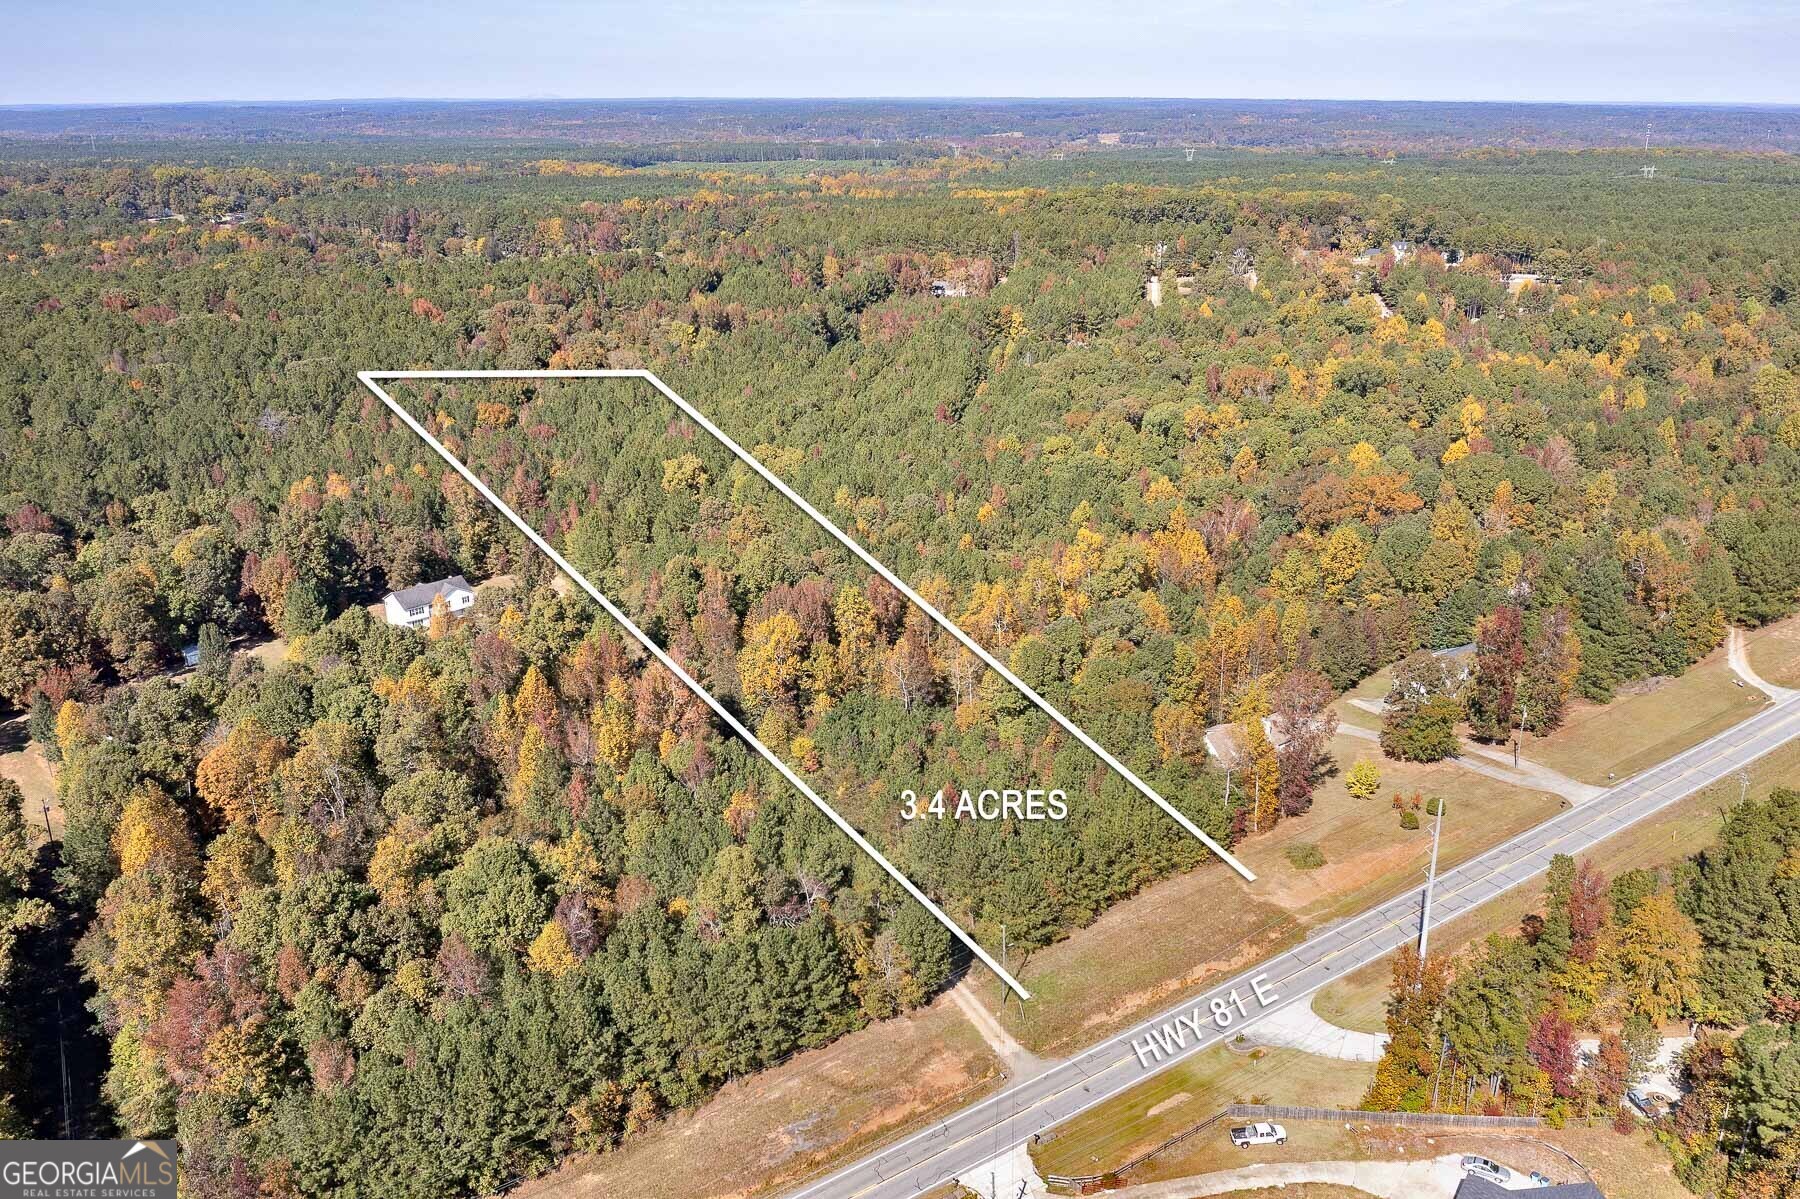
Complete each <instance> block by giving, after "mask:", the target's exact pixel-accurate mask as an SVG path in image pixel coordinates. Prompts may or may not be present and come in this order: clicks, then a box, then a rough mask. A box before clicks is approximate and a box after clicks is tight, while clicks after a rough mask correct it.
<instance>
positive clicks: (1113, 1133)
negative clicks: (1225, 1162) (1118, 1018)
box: [1032, 1045, 1375, 1182]
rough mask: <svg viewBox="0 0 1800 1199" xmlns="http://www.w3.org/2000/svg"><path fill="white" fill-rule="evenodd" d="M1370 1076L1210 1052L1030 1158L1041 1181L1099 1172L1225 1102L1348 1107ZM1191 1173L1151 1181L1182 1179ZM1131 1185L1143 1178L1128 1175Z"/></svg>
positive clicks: (1112, 1104)
mask: <svg viewBox="0 0 1800 1199" xmlns="http://www.w3.org/2000/svg"><path fill="white" fill-rule="evenodd" d="M1374 1076H1375V1067H1374V1066H1373V1065H1370V1064H1368V1063H1364V1062H1339V1061H1333V1060H1331V1059H1328V1058H1321V1057H1315V1056H1313V1055H1312V1054H1308V1053H1301V1052H1300V1051H1299V1050H1297V1049H1261V1050H1255V1051H1253V1052H1251V1053H1248V1054H1245V1053H1237V1052H1234V1051H1233V1050H1232V1049H1230V1048H1229V1047H1227V1046H1223V1045H1219V1046H1214V1047H1213V1048H1212V1049H1209V1050H1207V1051H1206V1052H1204V1053H1197V1054H1195V1055H1194V1056H1192V1057H1190V1058H1188V1059H1186V1060H1185V1061H1183V1062H1181V1063H1180V1064H1179V1065H1176V1066H1172V1067H1171V1068H1169V1069H1167V1070H1164V1071H1162V1072H1161V1073H1160V1074H1156V1075H1153V1076H1152V1077H1151V1078H1149V1079H1147V1080H1145V1081H1144V1082H1143V1083H1141V1084H1140V1085H1138V1086H1135V1087H1133V1088H1131V1090H1129V1091H1127V1092H1125V1093H1124V1094H1123V1095H1119V1096H1117V1097H1115V1098H1113V1099H1110V1100H1108V1101H1107V1102H1105V1103H1102V1104H1100V1105H1099V1106H1097V1107H1094V1108H1090V1109H1089V1110H1087V1111H1086V1112H1083V1113H1082V1114H1081V1115H1079V1116H1076V1117H1075V1118H1074V1119H1073V1120H1070V1121H1068V1122H1067V1123H1065V1124H1063V1125H1062V1126H1061V1127H1059V1128H1057V1129H1056V1130H1055V1131H1054V1132H1053V1133H1052V1134H1050V1135H1049V1136H1048V1137H1047V1138H1046V1139H1045V1140H1044V1141H1042V1142H1041V1143H1040V1144H1039V1145H1038V1146H1037V1147H1036V1148H1035V1149H1033V1150H1032V1158H1033V1160H1035V1161H1036V1162H1037V1167H1038V1173H1039V1174H1040V1175H1044V1174H1065V1175H1071V1176H1080V1175H1085V1174H1099V1173H1104V1172H1105V1171H1107V1170H1110V1169H1112V1168H1114V1167H1115V1166H1118V1165H1119V1164H1120V1163H1122V1162H1127V1161H1130V1160H1131V1159H1132V1158H1133V1157H1135V1156H1137V1155H1138V1154H1140V1153H1144V1152H1146V1151H1148V1150H1150V1149H1153V1148H1155V1147H1156V1146H1157V1145H1159V1144H1161V1143H1162V1142H1163V1141H1165V1140H1167V1139H1168V1138H1170V1137H1172V1136H1174V1135H1176V1134H1177V1133H1180V1132H1183V1131H1185V1130H1187V1129H1189V1128H1192V1127H1193V1126H1194V1125H1195V1124H1196V1123H1198V1122H1199V1121H1201V1120H1204V1119H1206V1118H1207V1117H1208V1116H1211V1115H1213V1114H1214V1113H1215V1112H1217V1111H1218V1110H1219V1109H1220V1108H1222V1107H1224V1106H1225V1105H1227V1104H1230V1103H1253V1102H1271V1103H1308V1104H1319V1105H1323V1106H1327V1107H1335V1106H1340V1105H1342V1106H1354V1105H1355V1103H1356V1102H1357V1100H1359V1099H1361V1098H1362V1095H1363V1092H1364V1091H1366V1090H1367V1089H1368V1086H1369V1081H1370V1080H1371V1079H1372V1078H1374ZM1226 1131H1227V1130H1226V1129H1225V1128H1224V1127H1223V1126H1222V1125H1221V1126H1218V1127H1215V1128H1211V1129H1208V1130H1206V1131H1205V1132H1202V1133H1199V1134H1198V1135H1196V1136H1195V1137H1194V1138H1192V1140H1191V1141H1189V1142H1187V1143H1186V1144H1185V1145H1184V1148H1186V1149H1189V1150H1192V1148H1193V1146H1194V1145H1195V1143H1197V1142H1205V1143H1206V1144H1208V1145H1212V1144H1220V1145H1224V1144H1226V1140H1225V1137H1226ZM1271 1148H1273V1147H1272V1146H1271ZM1290 1148H1291V1146H1290ZM1232 1152H1236V1151H1235V1150H1233V1151H1232ZM1152 1160H1153V1161H1160V1160H1161V1159H1160V1158H1158V1159H1152ZM1233 1164H1235V1165H1239V1166H1241V1165H1243V1164H1244V1161H1243V1159H1242V1158H1239V1159H1238V1160H1237V1161H1235V1162H1234V1163H1233ZM1146 1168H1148V1167H1146ZM1157 1168H1158V1169H1160V1168H1161V1167H1160V1166H1159V1167H1157ZM1196 1172H1197V1171H1191V1170H1189V1171H1181V1172H1179V1173H1174V1174H1166V1173H1165V1174H1156V1175H1155V1177H1162V1178H1172V1177H1181V1176H1182V1174H1185V1173H1196ZM1131 1181H1133V1182H1141V1181H1149V1178H1147V1177H1146V1178H1139V1177H1137V1176H1136V1175H1135V1174H1134V1176H1133V1178H1132V1179H1131Z"/></svg>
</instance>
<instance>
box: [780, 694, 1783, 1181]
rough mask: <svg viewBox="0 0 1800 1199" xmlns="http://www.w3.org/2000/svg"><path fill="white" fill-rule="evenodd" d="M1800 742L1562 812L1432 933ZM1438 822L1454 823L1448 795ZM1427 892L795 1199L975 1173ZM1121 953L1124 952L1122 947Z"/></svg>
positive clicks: (1303, 993) (1682, 762) (1462, 875)
mask: <svg viewBox="0 0 1800 1199" xmlns="http://www.w3.org/2000/svg"><path fill="white" fill-rule="evenodd" d="M1796 735H1800V698H1794V699H1789V700H1785V701H1784V702H1781V703H1779V704H1773V705H1771V706H1770V707H1767V708H1764V709H1763V710H1762V711H1760V712H1758V713H1757V714H1756V715H1754V716H1752V717H1750V718H1749V719H1747V720H1745V721H1743V722H1741V723H1739V724H1736V725H1734V726H1732V727H1731V728H1730V729H1727V730H1726V731H1725V732H1723V733H1720V734H1718V735H1717V736H1715V737H1712V738H1710V739H1708V740H1706V741H1703V742H1701V743H1700V744H1699V745H1696V746H1694V747H1692V748H1691V749H1687V750H1684V751H1683V752H1681V753H1679V754H1676V755H1675V756H1674V757H1672V758H1669V759H1668V760H1667V761H1665V762H1663V763H1661V764H1660V765H1657V766H1654V767H1652V768H1650V769H1648V770H1646V771H1643V772H1642V773H1640V774H1637V775H1634V776H1632V777H1631V778H1629V779H1626V780H1624V781H1623V782H1620V783H1618V784H1617V785H1615V786H1613V787H1610V788H1608V789H1607V790H1605V791H1603V792H1602V793H1601V794H1600V795H1599V796H1598V797H1596V798H1594V799H1591V800H1589V801H1587V802H1585V803H1582V804H1579V805H1577V806H1574V807H1570V808H1565V809H1564V810H1563V811H1561V812H1559V813H1558V814H1556V815H1555V816H1552V817H1551V818H1550V819H1548V820H1546V821H1544V822H1543V823H1542V824H1539V825H1536V826H1534V827H1533V828H1530V829H1527V830H1526V831H1525V832H1523V833H1521V834H1519V835H1518V836H1516V837H1514V838H1512V839H1511V840H1510V841H1507V842H1505V843H1504V844H1501V845H1497V846H1495V847H1493V848H1492V849H1489V850H1487V851H1486V852H1484V853H1482V854H1480V855H1478V856H1477V857H1474V858H1472V859H1470V860H1469V861H1467V862H1464V863H1463V864H1462V865H1460V866H1457V867H1455V868H1454V869H1450V870H1445V871H1443V872H1442V873H1441V874H1440V875H1439V876H1438V882H1437V889H1436V892H1435V894H1434V896H1433V899H1432V907H1431V925H1432V927H1433V928H1436V927H1438V926H1439V925H1441V924H1445V923H1448V922H1449V921H1452V920H1455V919H1456V918H1457V917H1458V916H1461V915H1464V914H1465V913H1467V912H1469V911H1470V910H1472V909H1474V908H1477V907H1480V906H1481V905H1482V904H1484V903H1487V902H1488V901H1490V900H1492V899H1494V898H1496V897H1497V896H1500V895H1503V894H1505V893H1506V892H1507V891H1510V890H1512V889H1513V888H1514V887H1517V886H1520V885H1521V884H1523V883H1526V882H1528V881H1530V880H1531V879H1533V878H1535V877H1536V876H1538V875H1539V874H1541V873H1543V871H1544V870H1545V869H1546V868H1547V867H1548V866H1549V864H1550V859H1551V858H1552V857H1554V856H1555V855H1557V854H1570V855H1579V854H1581V853H1584V852H1586V851H1587V850H1588V849H1590V848H1591V847H1593V846H1594V845H1596V844H1597V843H1599V842H1600V841H1603V840H1605V839H1606V838H1607V837H1610V836H1612V835H1613V834H1615V833H1617V832H1620V831H1622V830H1624V829H1626V828H1628V827H1630V826H1631V825H1633V824H1635V823H1637V822H1638V821H1641V820H1643V819H1645V818H1646V817H1649V816H1651V815H1653V814H1655V813H1656V812H1658V811H1660V810H1662V809H1663V808H1666V807H1668V806H1669V805H1670V804H1673V803H1675V802H1677V801H1678V800H1680V799H1683V798H1684V797H1686V796H1688V795H1691V794H1693V793H1694V792H1695V791H1699V790H1701V789H1703V788H1705V787H1708V786H1710V785H1712V784H1713V783H1716V782H1719V781H1720V780H1722V779H1725V778H1728V777H1729V776H1730V775H1732V774H1733V773H1734V772H1735V771H1737V770H1738V769H1740V768H1742V767H1744V766H1747V765H1749V764H1750V763H1751V762H1754V761H1755V760H1756V759H1757V758H1760V757H1761V756H1763V755H1764V754H1766V753H1768V752H1769V751H1770V750H1773V749H1775V748H1776V747H1778V746H1780V745H1782V744H1783V743H1785V742H1787V741H1789V740H1791V739H1792V738H1794V737H1795V736H1796ZM1446 798H1447V799H1448V801H1449V806H1448V807H1447V808H1446V809H1445V819H1446V820H1455V818H1456V797H1455V796H1454V795H1451V796H1447V797H1446ZM1422 900H1423V890H1422V889H1421V890H1416V891H1411V892H1409V893H1407V894H1404V895H1400V896H1397V897H1396V898H1394V899H1392V900H1389V901H1388V902H1386V903H1383V904H1379V905H1377V906H1376V907H1374V908H1371V909H1369V910H1368V911H1366V912H1364V913H1362V914H1361V915H1358V916H1354V917H1351V918H1349V919H1347V920H1342V921H1339V922H1338V923H1336V924H1333V925H1330V926H1327V927H1325V928H1322V929H1320V930H1319V931H1317V932H1315V933H1313V934H1312V935H1311V936H1309V937H1307V939H1306V940H1304V941H1302V942H1300V943H1299V944H1297V945H1295V946H1293V947H1292V948H1290V949H1287V950H1284V951H1282V952H1280V953H1276V954H1273V955H1271V956H1270V957H1268V958H1266V959H1264V960H1263V961H1262V962H1261V963H1259V964H1258V965H1256V966H1254V967H1252V968H1251V969H1249V970H1246V971H1244V972H1242V973H1240V974H1238V975H1235V976H1233V977H1231V978H1229V979H1226V980H1224V981H1222V982H1220V983H1219V984H1218V985H1217V986H1215V987H1213V988H1211V989H1210V990H1207V991H1205V992H1203V993H1201V994H1200V995H1199V996H1198V997H1197V998H1190V999H1187V1000H1184V1001H1183V1002H1182V1003H1181V1004H1179V1005H1178V1006H1176V1007H1173V1008H1170V1009H1169V1010H1167V1011H1165V1012H1162V1013H1160V1014H1159V1015H1156V1016H1154V1017H1152V1018H1150V1019H1148V1020H1145V1021H1143V1022H1142V1023H1140V1024H1137V1025H1134V1026H1132V1027H1131V1028H1129V1029H1126V1030H1125V1031H1124V1032H1121V1033H1118V1034H1117V1035H1115V1036H1112V1037H1110V1038H1108V1039H1107V1040H1105V1041H1102V1042H1100V1043H1099V1044H1096V1045H1094V1046H1092V1047H1090V1048H1088V1049H1086V1050H1084V1051H1083V1052H1081V1053H1079V1054H1077V1055H1075V1056H1074V1057H1071V1058H1069V1059H1067V1060H1065V1061H1063V1062H1061V1063H1059V1064H1057V1065H1055V1066H1053V1067H1051V1068H1050V1069H1048V1070H1046V1071H1045V1072H1044V1073H1042V1074H1039V1075H1037V1076H1035V1077H1032V1078H1028V1079H1025V1080H1023V1081H1020V1082H1018V1083H1016V1084H1014V1085H1012V1086H1009V1087H1008V1088H1006V1089H1005V1090H1003V1091H1000V1092H999V1093H998V1094H996V1095H993V1096H991V1097H989V1098H987V1099H984V1100H982V1101H980V1102H979V1103H975V1104H973V1105H971V1106H969V1107H967V1108H964V1109H963V1110H961V1111H959V1112H956V1113H955V1114H953V1115H951V1116H948V1117H946V1118H945V1119H943V1120H940V1121H939V1122H937V1123H935V1124H933V1125H931V1126H930V1127H928V1128H925V1129H923V1130H921V1131H919V1132H916V1133H913V1134H912V1135H910V1136H907V1137H905V1138H904V1139H902V1140H899V1141H897V1142H895V1143H894V1144H891V1145H888V1146H886V1147H884V1148H880V1149H877V1150H876V1151H875V1152H873V1153H871V1154H870V1155H869V1156H867V1157H864V1158H862V1159H861V1160H860V1161H857V1162H854V1163H852V1164H850V1165H848V1166H845V1167H843V1168H842V1169H839V1170H837V1171H836V1172H834V1173H832V1174H829V1175H827V1176H825V1177H823V1178H820V1179H817V1180H815V1181H813V1182H810V1183H808V1184H806V1185H805V1186H802V1187H801V1188H799V1189H798V1190H796V1191H793V1192H790V1199H911V1197H912V1196H914V1195H917V1194H919V1193H921V1192H923V1191H927V1190H930V1189H931V1188H932V1187H934V1186H937V1185H939V1184H941V1183H944V1182H946V1181H948V1180H950V1179H953V1178H956V1177H958V1176H959V1174H961V1173H965V1172H970V1171H973V1170H974V1169H975V1168H976V1167H978V1166H980V1165H981V1164H983V1163H985V1162H989V1161H992V1160H993V1159H995V1158H997V1157H999V1156H1000V1155H1001V1154H1003V1153H1005V1152H1006V1151H1007V1150H1009V1149H1011V1148H1013V1147H1016V1146H1018V1145H1020V1144H1023V1143H1024V1142H1026V1141H1029V1140H1030V1139H1031V1138H1032V1137H1033V1136H1037V1135H1040V1134H1043V1133H1046V1132H1048V1131H1050V1130H1051V1129H1053V1128H1055V1127H1056V1126H1057V1125H1059V1124H1061V1123H1063V1122H1064V1121H1066V1120H1068V1119H1069V1118H1070V1117H1072V1116H1074V1115H1076V1114H1078V1113H1080V1112H1082V1111H1085V1110H1086V1109H1088V1108H1090V1107H1093V1106H1094V1105H1096V1104H1099V1103H1102V1102H1105V1101H1106V1100H1108V1099H1111V1098H1113V1097H1114V1096H1116V1095H1118V1094H1120V1093H1122V1092H1124V1091H1126V1090H1129V1089H1130V1088H1131V1087H1133V1086H1135V1085H1137V1084H1138V1083H1140V1082H1143V1081H1144V1080H1145V1079H1146V1078H1148V1077H1150V1076H1151V1075H1152V1074H1155V1073H1156V1072H1158V1071H1160V1070H1165V1069H1167V1068H1168V1067H1170V1066H1172V1065H1174V1064H1175V1063H1177V1062H1179V1061H1181V1060H1183V1059H1184V1058H1187V1057H1189V1056H1191V1055H1193V1054H1196V1053H1200V1052H1203V1051H1204V1050H1206V1049H1209V1048H1211V1047H1213V1046H1214V1045H1218V1044H1220V1043H1221V1042H1223V1041H1226V1040H1229V1039H1230V1038H1232V1037H1235V1036H1236V1035H1237V1034H1238V1033H1239V1032H1241V1031H1243V1030H1244V1029H1245V1028H1246V1027H1248V1026H1249V1025H1251V1024H1253V1023H1255V1022H1256V1021H1257V1020H1258V1019H1260V1018H1262V1017H1263V1016H1266V1015H1268V1014H1269V1013H1271V1012H1275V1011H1279V1010H1280V1009H1282V1008H1284V1007H1287V1006H1288V1005H1290V1004H1296V1003H1307V1002H1310V1000H1311V997H1312V994H1313V993H1314V992H1315V991H1317V990H1319V989H1320V988H1321V987H1323V986H1325V985H1326V984H1327V983H1329V982H1331V981H1332V980H1333V979H1336V978H1339V977H1341V976H1343V975H1345V974H1348V973H1350V972H1352V971H1354V970H1356V969H1358V968H1360V967H1362V966H1365V965H1367V964H1368V963H1370V962H1373V961H1376V960H1378V959H1380V958H1382V957H1384V956H1386V955H1387V954H1389V953H1391V952H1392V951H1393V950H1395V949H1397V948H1399V947H1400V946H1401V945H1404V944H1407V943H1408V942H1412V941H1416V940H1417V939H1418V936H1419V916H1420V907H1421V902H1422ZM1122 951H1128V947H1122Z"/></svg>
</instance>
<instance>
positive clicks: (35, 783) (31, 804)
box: [0, 717, 63, 837]
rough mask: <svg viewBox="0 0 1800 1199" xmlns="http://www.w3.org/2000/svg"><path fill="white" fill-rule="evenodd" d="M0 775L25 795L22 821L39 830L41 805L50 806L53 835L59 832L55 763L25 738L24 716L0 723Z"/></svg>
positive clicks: (41, 830)
mask: <svg viewBox="0 0 1800 1199" xmlns="http://www.w3.org/2000/svg"><path fill="white" fill-rule="evenodd" d="M0 778H5V779H11V780H12V781H13V782H15V783H17V784H18V785H19V790H20V791H21V792H22V793H23V794H24V796H25V808H24V811H25V824H26V827H27V828H29V829H35V830H36V831H37V833H40V834H41V833H42V832H43V829H44V806H45V805H46V804H48V805H49V808H50V829H51V834H52V836H56V837H60V836H62V823H63V816H62V804H61V803H60V802H58V800H57V798H56V767H54V766H52V765H51V764H50V763H49V762H47V761H45V760H44V751H43V750H41V749H39V748H38V747H37V746H36V745H34V744H32V743H31V742H30V741H29V740H27V738H26V735H25V720H24V718H23V717H20V718H19V719H18V720H13V721H9V722H7V723H6V724H4V725H0Z"/></svg>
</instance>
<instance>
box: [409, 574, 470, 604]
mask: <svg viewBox="0 0 1800 1199" xmlns="http://www.w3.org/2000/svg"><path fill="white" fill-rule="evenodd" d="M473 590H475V589H474V588H473V587H471V586H469V580H467V579H465V578H463V577H462V576H461V575H451V576H450V577H449V578H447V579H439V580H437V581H436V582H435V583H414V584H413V585H412V586H411V587H404V588H401V589H400V590H399V591H396V592H393V593H392V594H391V595H389V596H388V598H389V599H391V600H393V601H394V602H395V603H397V604H399V605H400V606H401V607H402V608H423V607H424V606H425V605H427V604H429V603H430V602H431V601H432V600H434V599H436V598H437V597H438V596H440V595H448V594H449V593H450V592H452V591H473Z"/></svg>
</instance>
